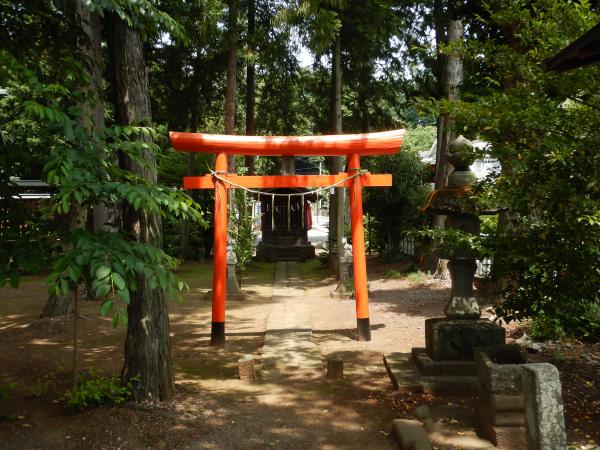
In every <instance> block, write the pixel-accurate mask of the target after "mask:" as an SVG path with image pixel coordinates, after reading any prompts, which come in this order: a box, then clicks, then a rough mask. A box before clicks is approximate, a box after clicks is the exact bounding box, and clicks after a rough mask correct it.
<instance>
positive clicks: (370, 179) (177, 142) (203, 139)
mask: <svg viewBox="0 0 600 450" xmlns="http://www.w3.org/2000/svg"><path fill="white" fill-rule="evenodd" d="M169 136H170V138H171V143H172V144H173V147H174V148H175V149H176V150H178V151H184V152H201V153H215V154H216V162H215V170H214V174H210V175H204V176H200V177H185V178H184V179H183V186H184V188H185V189H214V190H215V213H214V228H215V232H214V233H215V234H214V262H213V266H214V267H213V270H214V271H213V283H212V324H211V333H210V336H211V344H213V345H214V344H223V343H224V342H225V300H226V283H227V189H228V186H227V185H228V184H231V185H232V186H234V185H237V186H241V187H244V188H300V187H328V186H332V185H334V184H336V183H339V184H338V185H337V187H345V188H348V189H349V190H350V222H351V225H352V257H353V266H354V295H355V299H356V323H357V337H358V340H359V341H370V340H371V325H370V321H369V297H368V292H367V266H366V259H365V234H364V228H363V208H362V191H361V189H362V187H363V186H364V187H375V186H391V185H392V176H391V175H389V174H370V173H364V172H362V171H361V169H360V156H366V155H385V154H393V153H397V152H398V151H399V150H400V146H401V145H402V142H403V140H404V130H394V131H386V132H382V133H365V134H340V135H329V136H236V135H218V134H204V133H180V132H173V131H172V132H170V133H169ZM228 155H254V156H347V157H348V172H346V173H339V174H336V175H269V176H239V175H233V174H231V175H230V174H227V156H228Z"/></svg>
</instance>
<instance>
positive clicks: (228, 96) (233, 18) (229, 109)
mask: <svg viewBox="0 0 600 450" xmlns="http://www.w3.org/2000/svg"><path fill="white" fill-rule="evenodd" d="M227 5H228V6H229V16H228V18H227V86H226V88H225V134H234V133H235V87H236V76H237V59H236V50H237V0H228V1H227ZM233 161H234V160H233V156H231V157H229V161H228V171H229V172H233V170H234V169H235V167H234V166H233V164H234V162H233Z"/></svg>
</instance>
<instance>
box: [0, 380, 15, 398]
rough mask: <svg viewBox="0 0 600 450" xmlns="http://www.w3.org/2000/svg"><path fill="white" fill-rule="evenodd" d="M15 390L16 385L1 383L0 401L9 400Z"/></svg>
mask: <svg viewBox="0 0 600 450" xmlns="http://www.w3.org/2000/svg"><path fill="white" fill-rule="evenodd" d="M14 389H15V383H0V400H5V399H7V398H9V397H10V394H11V392H12V391H14Z"/></svg>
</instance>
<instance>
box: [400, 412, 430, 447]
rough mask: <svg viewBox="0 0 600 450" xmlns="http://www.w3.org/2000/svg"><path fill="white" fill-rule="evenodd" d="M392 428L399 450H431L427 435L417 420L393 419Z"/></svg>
mask: <svg viewBox="0 0 600 450" xmlns="http://www.w3.org/2000/svg"><path fill="white" fill-rule="evenodd" d="M393 427H394V434H395V435H396V438H397V439H398V443H399V444H400V449H401V450H431V448H432V447H431V443H430V442H429V438H428V437H427V433H426V432H425V430H424V429H423V426H422V425H421V422H419V421H418V420H409V419H395V420H394V421H393Z"/></svg>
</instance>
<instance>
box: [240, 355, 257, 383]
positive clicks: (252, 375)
mask: <svg viewBox="0 0 600 450" xmlns="http://www.w3.org/2000/svg"><path fill="white" fill-rule="evenodd" d="M238 371H239V375H240V380H243V381H250V382H252V383H253V382H254V381H256V369H255V368H254V356H252V355H244V356H242V357H241V358H240V359H238Z"/></svg>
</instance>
